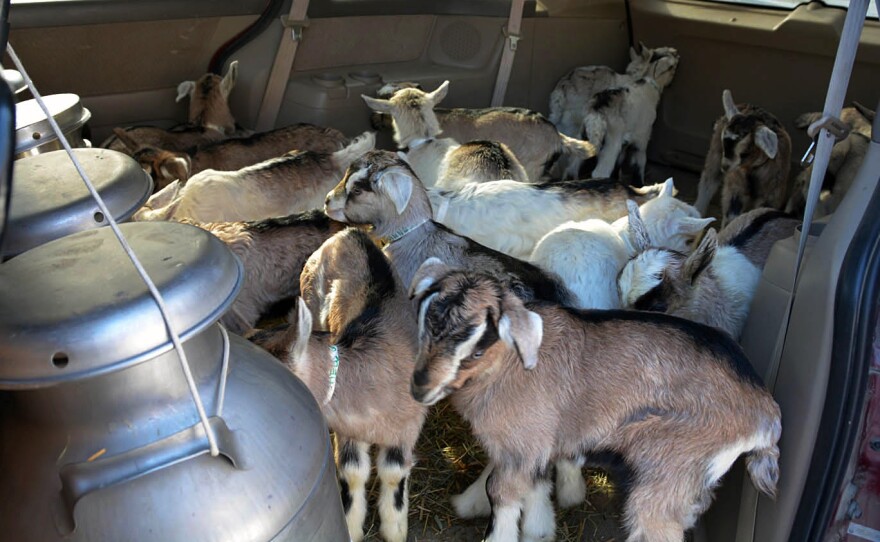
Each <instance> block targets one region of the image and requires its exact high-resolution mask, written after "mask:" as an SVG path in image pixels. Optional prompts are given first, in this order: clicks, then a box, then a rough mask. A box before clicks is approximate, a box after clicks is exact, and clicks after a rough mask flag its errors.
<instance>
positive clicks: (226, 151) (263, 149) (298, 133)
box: [130, 124, 348, 186]
mask: <svg viewBox="0 0 880 542" xmlns="http://www.w3.org/2000/svg"><path fill="white" fill-rule="evenodd" d="M347 142H348V138H347V137H345V135H344V134H343V133H342V132H340V131H339V130H336V129H335V128H323V127H321V126H315V125H313V124H294V125H292V126H287V127H284V128H278V129H277V130H272V131H271V132H263V133H259V134H254V135H252V136H249V137H241V138H234V139H226V140H224V141H218V142H214V143H210V144H206V145H203V146H201V147H192V148H189V149H185V150H182V151H170V150H167V149H157V148H153V147H144V146H138V145H137V143H136V142H135V143H133V144H131V145H130V148H132V147H134V148H132V152H133V153H134V156H135V158H137V159H138V162H139V163H140V165H141V167H142V168H143V169H144V171H147V172H148V173H151V175H152V176H153V180H154V181H155V182H156V185H157V186H165V185H167V184H168V183H170V182H171V181H173V180H174V179H179V180H181V181H186V180H188V179H189V177H190V176H192V175H195V174H196V173H199V172H202V171H205V170H207V169H213V170H218V171H235V170H237V169H241V168H244V167H247V166H251V165H253V164H256V163H258V162H262V161H264V160H269V159H271V158H277V157H279V156H281V155H283V154H285V153H289V152H291V151H294V150H296V151H312V152H317V153H327V154H329V153H332V152H335V151H338V150H340V149H342V148H343V147H345V145H346V144H347Z"/></svg>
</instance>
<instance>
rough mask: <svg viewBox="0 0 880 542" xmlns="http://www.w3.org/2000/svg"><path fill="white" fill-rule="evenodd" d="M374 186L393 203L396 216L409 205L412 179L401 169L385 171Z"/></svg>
mask: <svg viewBox="0 0 880 542" xmlns="http://www.w3.org/2000/svg"><path fill="white" fill-rule="evenodd" d="M376 186H378V187H381V189H382V190H383V191H384V192H385V194H386V195H387V196H388V198H389V199H390V200H391V202H392V203H394V209H395V210H396V211H397V214H401V213H402V212H403V210H404V209H406V206H407V205H409V198H410V197H411V196H412V191H413V179H412V176H411V175H410V174H408V173H407V172H405V171H404V170H403V169H402V168H395V169H386V170H385V171H384V172H382V173H381V174H380V175H379V177H378V178H377V179H376Z"/></svg>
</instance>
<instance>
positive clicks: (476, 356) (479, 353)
mask: <svg viewBox="0 0 880 542" xmlns="http://www.w3.org/2000/svg"><path fill="white" fill-rule="evenodd" d="M471 357H472V358H474V359H480V358H481V357H483V351H482V350H476V351H474V353H473V354H471Z"/></svg>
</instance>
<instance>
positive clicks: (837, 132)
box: [801, 115, 850, 167]
mask: <svg viewBox="0 0 880 542" xmlns="http://www.w3.org/2000/svg"><path fill="white" fill-rule="evenodd" d="M823 128H824V129H825V130H827V131H828V135H830V136H831V137H833V138H834V140H835V142H837V141H841V140H843V139H845V138H846V136H848V135H849V131H850V127H849V125H848V124H847V123H845V122H843V121H842V120H840V119H839V118H837V117H832V116H831V115H823V116H822V118H820V119H819V120H817V121H816V122H814V123H812V124H810V126H809V127H808V128H807V135H809V136H810V137H811V138H812V139H813V140H812V141H811V142H810V146H809V147H807V152H805V153H804V156H803V157H802V158H801V166H803V167H806V166H808V165H810V164H812V163H813V159H814V158H815V157H816V139H818V137H819V134H820V133H821V130H822V129H823Z"/></svg>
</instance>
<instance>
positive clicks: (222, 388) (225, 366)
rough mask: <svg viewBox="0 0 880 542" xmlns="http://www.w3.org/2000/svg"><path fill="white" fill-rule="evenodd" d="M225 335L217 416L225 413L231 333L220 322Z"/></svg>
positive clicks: (221, 331)
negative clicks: (224, 404)
mask: <svg viewBox="0 0 880 542" xmlns="http://www.w3.org/2000/svg"><path fill="white" fill-rule="evenodd" d="M218 325H219V326H220V334H221V335H223V365H221V366H220V386H219V388H218V390H217V416H222V415H223V403H224V402H225V401H226V376H227V375H228V374H229V333H227V332H226V328H225V327H223V324H219V323H218Z"/></svg>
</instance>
